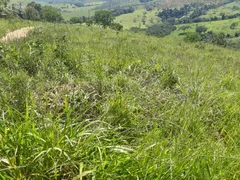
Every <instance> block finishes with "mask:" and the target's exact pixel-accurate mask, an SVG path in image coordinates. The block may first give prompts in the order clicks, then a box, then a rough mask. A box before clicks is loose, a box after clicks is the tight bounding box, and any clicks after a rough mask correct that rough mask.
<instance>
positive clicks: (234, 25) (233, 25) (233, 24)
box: [230, 22, 238, 29]
mask: <svg viewBox="0 0 240 180" xmlns="http://www.w3.org/2000/svg"><path fill="white" fill-rule="evenodd" d="M237 26H238V23H236V22H234V23H232V24H231V25H230V29H235V28H236V27H237Z"/></svg>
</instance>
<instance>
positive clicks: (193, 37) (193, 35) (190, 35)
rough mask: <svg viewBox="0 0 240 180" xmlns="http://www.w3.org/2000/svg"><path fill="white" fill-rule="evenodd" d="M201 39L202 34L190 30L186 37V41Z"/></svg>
mask: <svg viewBox="0 0 240 180" xmlns="http://www.w3.org/2000/svg"><path fill="white" fill-rule="evenodd" d="M200 40H201V36H200V35H199V34H198V33H195V32H192V33H191V32H190V33H187V35H186V36H185V37H184V41H185V42H198V41H200Z"/></svg>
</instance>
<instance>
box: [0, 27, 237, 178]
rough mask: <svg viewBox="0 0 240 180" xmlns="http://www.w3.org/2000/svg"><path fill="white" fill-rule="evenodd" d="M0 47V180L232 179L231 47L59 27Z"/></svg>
mask: <svg viewBox="0 0 240 180" xmlns="http://www.w3.org/2000/svg"><path fill="white" fill-rule="evenodd" d="M0 47H1V49H0V79H1V81H0V92H1V94H0V109H1V116H0V121H1V123H0V172H1V173H0V178H2V179H236V178H238V177H240V170H239V156H240V152H239V145H240V126H239V119H240V114H239V112H240V103H239V102H240V93H239V90H240V71H239V67H240V59H239V57H240V52H239V51H233V50H229V49H225V48H221V47H217V46H213V45H208V44H204V45H202V44H199V43H195V44H194V43H191V44H188V43H185V42H183V41H181V40H178V39H176V38H174V37H165V38H155V37H148V36H144V35H140V34H132V33H129V32H115V31H113V30H109V29H103V28H98V27H85V26H79V25H76V26H75V25H66V24H57V25H56V24H44V25H42V26H39V27H38V28H35V29H33V30H32V31H31V32H30V33H29V36H27V37H26V38H25V40H24V41H21V40H20V41H17V42H14V43H13V42H4V43H0Z"/></svg>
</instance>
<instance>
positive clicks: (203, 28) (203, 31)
mask: <svg viewBox="0 0 240 180" xmlns="http://www.w3.org/2000/svg"><path fill="white" fill-rule="evenodd" d="M196 32H197V33H199V34H202V33H205V32H207V28H206V27H205V26H197V27H196Z"/></svg>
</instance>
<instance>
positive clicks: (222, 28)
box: [172, 18, 240, 36]
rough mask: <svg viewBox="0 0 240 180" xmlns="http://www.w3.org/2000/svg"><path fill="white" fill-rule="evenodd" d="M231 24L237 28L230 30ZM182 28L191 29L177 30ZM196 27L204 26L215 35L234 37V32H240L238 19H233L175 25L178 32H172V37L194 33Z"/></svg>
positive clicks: (239, 20)
mask: <svg viewBox="0 0 240 180" xmlns="http://www.w3.org/2000/svg"><path fill="white" fill-rule="evenodd" d="M232 23H237V24H238V26H237V27H236V28H234V29H231V28H230V26H231V24H232ZM182 26H190V27H191V28H190V29H187V30H185V31H183V30H179V28H180V27H182ZM197 26H206V27H207V29H208V31H213V32H215V33H221V32H223V33H225V34H230V35H232V36H234V34H235V33H236V32H239V31H240V19H239V18H235V19H227V20H219V21H211V22H200V23H191V24H182V25H177V29H178V30H176V31H174V32H173V33H172V35H178V34H179V33H183V32H195V29H196V27H197Z"/></svg>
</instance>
